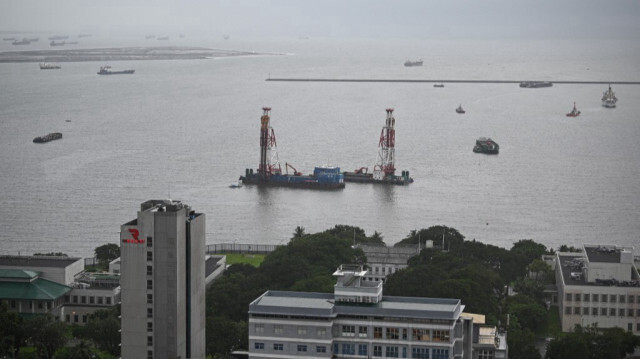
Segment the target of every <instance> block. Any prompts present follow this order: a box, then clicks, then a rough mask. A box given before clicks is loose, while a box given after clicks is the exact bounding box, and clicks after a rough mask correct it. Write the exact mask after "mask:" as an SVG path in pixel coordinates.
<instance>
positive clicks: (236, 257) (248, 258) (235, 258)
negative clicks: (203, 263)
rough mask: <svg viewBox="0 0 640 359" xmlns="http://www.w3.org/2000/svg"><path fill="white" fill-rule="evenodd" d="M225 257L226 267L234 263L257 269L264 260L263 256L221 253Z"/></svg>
mask: <svg viewBox="0 0 640 359" xmlns="http://www.w3.org/2000/svg"><path fill="white" fill-rule="evenodd" d="M222 255H225V256H227V265H231V264H236V263H247V264H251V265H252V266H254V267H259V266H260V263H262V261H263V260H264V257H265V255H264V254H240V253H222Z"/></svg>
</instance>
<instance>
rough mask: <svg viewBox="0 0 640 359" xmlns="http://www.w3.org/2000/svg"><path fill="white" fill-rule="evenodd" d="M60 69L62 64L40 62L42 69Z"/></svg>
mask: <svg viewBox="0 0 640 359" xmlns="http://www.w3.org/2000/svg"><path fill="white" fill-rule="evenodd" d="M58 69H60V65H54V64H49V63H46V62H41V63H40V70H58Z"/></svg>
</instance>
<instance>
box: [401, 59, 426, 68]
mask: <svg viewBox="0 0 640 359" xmlns="http://www.w3.org/2000/svg"><path fill="white" fill-rule="evenodd" d="M404 66H407V67H411V66H422V60H418V61H411V60H407V61H405V62H404Z"/></svg>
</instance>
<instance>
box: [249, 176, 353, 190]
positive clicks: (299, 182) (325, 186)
mask: <svg viewBox="0 0 640 359" xmlns="http://www.w3.org/2000/svg"><path fill="white" fill-rule="evenodd" d="M240 180H241V181H242V183H243V184H253V185H258V186H271V187H292V188H306V189H321V190H333V189H342V188H344V187H345V184H344V182H322V181H320V180H318V179H317V178H315V177H314V176H291V175H275V176H270V177H266V178H264V177H261V176H258V175H249V176H241V177H240Z"/></svg>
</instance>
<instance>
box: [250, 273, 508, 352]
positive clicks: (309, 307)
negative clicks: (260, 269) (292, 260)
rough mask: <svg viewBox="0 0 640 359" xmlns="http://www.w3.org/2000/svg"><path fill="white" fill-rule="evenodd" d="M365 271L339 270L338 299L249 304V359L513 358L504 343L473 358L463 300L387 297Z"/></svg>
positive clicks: (294, 297) (278, 295) (281, 295)
mask: <svg viewBox="0 0 640 359" xmlns="http://www.w3.org/2000/svg"><path fill="white" fill-rule="evenodd" d="M366 272H367V271H366V270H364V269H363V268H362V267H360V266H341V267H340V268H339V269H338V270H337V271H336V272H335V273H334V276H336V277H337V283H336V285H335V287H334V293H333V294H331V293H303V292H284V291H267V292H265V293H264V294H262V295H261V296H260V297H258V298H257V299H256V300H254V301H253V302H252V303H251V304H250V305H249V358H251V359H258V358H260V359H263V358H283V359H284V358H337V359H338V358H375V357H387V358H389V357H392V358H428V359H445V358H446V359H453V358H458V359H471V358H489V356H484V355H485V354H487V355H489V354H488V353H491V354H490V355H491V356H490V357H491V358H506V357H507V349H506V337H505V338H504V340H503V343H502V347H500V346H497V347H496V346H495V345H494V346H491V345H485V344H486V343H485V342H483V343H482V344H480V345H482V346H483V348H480V349H479V351H477V352H476V353H475V355H474V342H475V344H476V345H478V344H479V343H478V340H477V339H476V340H474V336H473V316H467V315H464V313H463V309H464V305H462V303H461V302H460V300H459V299H442V298H409V297H390V296H383V295H382V286H383V283H382V282H381V281H378V282H372V281H369V280H365V278H366ZM494 343H495V342H494ZM490 349H491V350H490ZM480 350H481V351H480ZM480 353H483V356H479V354H480Z"/></svg>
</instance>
